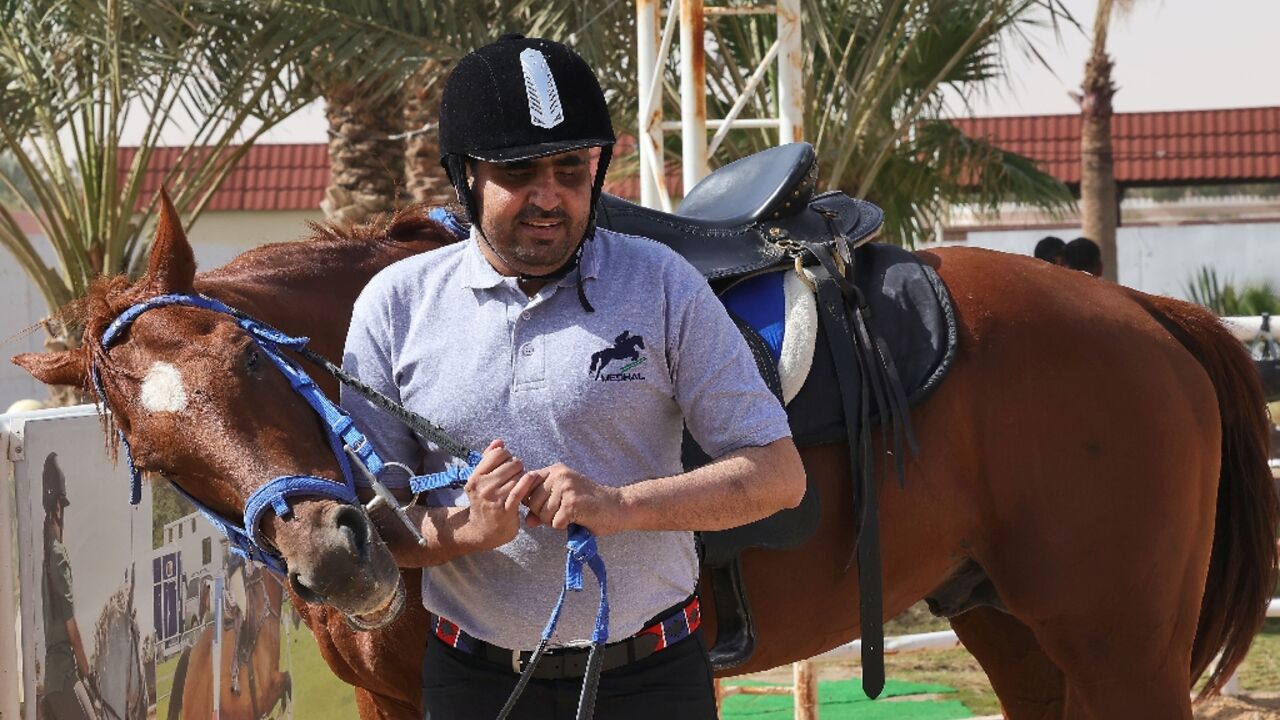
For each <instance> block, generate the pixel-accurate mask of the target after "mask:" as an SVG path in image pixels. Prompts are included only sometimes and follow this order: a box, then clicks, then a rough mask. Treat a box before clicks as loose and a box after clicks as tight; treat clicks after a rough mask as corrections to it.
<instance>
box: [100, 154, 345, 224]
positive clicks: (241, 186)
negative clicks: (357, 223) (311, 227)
mask: <svg viewBox="0 0 1280 720" xmlns="http://www.w3.org/2000/svg"><path fill="white" fill-rule="evenodd" d="M136 152H137V149H136V148H122V149H121V151H120V164H121V166H122V167H127V166H128V164H129V163H130V162H132V161H133V156H134V154H135V153H136ZM181 152H182V148H176V147H163V148H156V150H155V152H154V153H153V154H152V156H151V161H150V162H149V163H148V164H147V171H146V173H145V175H144V176H143V178H142V191H141V192H140V193H139V195H138V198H139V203H140V204H145V203H146V202H149V201H150V200H151V198H152V197H153V196H154V195H155V193H156V192H158V191H159V190H160V184H161V182H162V181H163V179H164V176H165V174H166V173H168V172H169V170H170V169H171V168H172V167H173V166H174V164H175V163H176V162H177V160H178V156H179V154H180V153H181ZM328 185H329V150H328V147H327V146H326V145H325V144H324V143H315V144H308V145H255V146H253V147H251V148H249V151H248V152H246V153H245V155H244V157H243V158H241V159H240V162H239V163H237V164H236V167H235V169H234V170H232V171H231V173H230V174H229V175H227V178H226V180H224V181H223V183H222V186H221V187H219V188H218V189H217V191H216V192H214V194H213V197H212V198H211V199H210V200H209V205H208V208H207V209H209V210H318V209H319V207H320V201H321V200H322V199H324V191H325V188H326V187H328Z"/></svg>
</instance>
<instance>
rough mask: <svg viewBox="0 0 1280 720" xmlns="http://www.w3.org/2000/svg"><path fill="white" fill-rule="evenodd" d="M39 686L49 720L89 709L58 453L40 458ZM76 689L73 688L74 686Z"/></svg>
mask: <svg viewBox="0 0 1280 720" xmlns="http://www.w3.org/2000/svg"><path fill="white" fill-rule="evenodd" d="M41 497H42V500H43V503H44V588H43V591H44V686H43V688H42V690H43V692H42V694H41V697H40V716H41V717H44V718H50V720H79V719H80V718H86V719H87V718H89V717H90V715H91V713H92V706H91V704H90V702H89V696H88V694H87V692H86V691H85V689H84V685H82V684H81V683H82V681H87V680H88V679H89V658H88V655H86V654H85V651H84V643H83V641H82V640H81V639H80V626H79V625H78V624H77V623H76V617H75V601H74V599H73V593H72V590H71V563H70V562H69V561H68V559H67V548H66V546H64V545H63V544H62V528H63V521H64V518H65V515H64V512H65V510H66V507H67V506H68V505H70V504H71V501H70V500H68V499H67V479H66V476H64V475H63V474H62V468H61V467H59V466H58V454H57V453H49V455H48V456H47V457H46V458H45V459H44V477H43V491H42V496H41ZM77 686H78V687H77Z"/></svg>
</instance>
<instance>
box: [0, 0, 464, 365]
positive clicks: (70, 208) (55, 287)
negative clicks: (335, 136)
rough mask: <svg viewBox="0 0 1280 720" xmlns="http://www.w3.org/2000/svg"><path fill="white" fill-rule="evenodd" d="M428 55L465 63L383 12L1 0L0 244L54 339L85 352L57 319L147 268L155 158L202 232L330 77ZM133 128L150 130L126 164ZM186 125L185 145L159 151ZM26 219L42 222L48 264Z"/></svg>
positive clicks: (308, 6) (389, 67)
mask: <svg viewBox="0 0 1280 720" xmlns="http://www.w3.org/2000/svg"><path fill="white" fill-rule="evenodd" d="M334 5H336V4H334ZM392 5H394V4H392ZM432 52H435V53H451V52H456V50H454V49H452V48H445V47H441V46H439V45H437V44H434V41H431V40H428V39H426V38H425V33H423V32H422V27H421V24H420V23H419V22H417V18H416V17H415V16H414V15H413V14H412V13H406V12H404V11H402V10H400V9H397V8H396V7H385V6H384V4H383V3H376V2H372V1H370V2H365V3H358V2H349V3H344V4H343V7H336V6H331V5H325V4H323V3H317V2H303V1H301V0H274V1H273V2H270V3H241V2H233V1H231V0H181V1H177V2H164V3H160V2H155V1H154V0H106V1H105V2H102V1H100V0H0V153H4V154H5V155H7V156H9V157H10V158H12V160H11V161H9V162H8V163H6V164H0V186H4V187H6V188H7V190H8V199H7V200H6V201H5V203H3V204H0V245H2V246H3V247H4V248H6V249H7V250H8V251H9V252H10V253H11V254H12V255H13V257H14V258H15V260H16V261H17V262H18V263H19V265H20V266H21V267H22V268H23V269H24V271H25V272H26V273H27V274H28V275H29V276H30V277H31V279H32V281H33V284H34V285H35V286H36V287H37V288H38V289H39V291H40V293H41V295H42V297H43V298H44V301H45V303H46V305H47V306H48V308H49V309H50V312H51V314H52V315H54V317H55V320H54V321H53V322H51V323H49V324H48V325H47V327H48V328H49V330H50V334H51V335H52V336H53V337H52V338H51V340H52V341H54V342H57V343H59V344H64V345H74V344H75V343H76V342H77V338H78V334H77V333H78V330H77V329H76V328H74V327H67V326H65V325H64V324H63V323H61V322H60V321H57V320H56V316H57V312H58V310H59V309H60V308H62V307H63V306H64V305H66V304H67V303H68V302H70V301H71V300H73V299H75V298H77V297H80V296H82V295H83V294H84V292H85V291H86V290H87V288H88V286H89V284H90V283H91V282H92V281H93V280H94V279H95V278H97V277H100V276H102V275H105V274H113V273H120V272H132V273H135V274H136V273H137V272H139V271H140V270H141V261H142V260H143V259H144V258H145V257H146V251H147V243H148V237H149V233H147V232H144V230H145V228H146V225H147V223H148V221H149V220H150V217H151V214H152V211H153V209H154V207H153V202H154V201H153V200H152V199H142V198H140V197H139V195H140V192H141V187H142V179H143V176H144V174H145V173H146V172H147V171H148V168H150V167H152V166H153V165H158V164H162V163H155V162H153V161H154V160H155V156H156V154H157V153H160V152H164V153H168V154H170V155H171V156H172V159H173V160H174V162H172V163H168V162H166V163H163V164H164V165H165V166H171V167H172V169H171V170H168V171H167V174H166V175H165V176H164V178H163V183H164V185H165V186H167V187H168V188H169V190H170V193H171V194H172V196H173V199H174V202H175V204H176V206H177V207H178V209H179V211H180V212H181V213H183V214H184V215H185V216H186V217H187V218H188V222H193V221H194V220H195V218H196V217H198V216H199V215H200V213H201V211H203V210H204V208H205V205H206V204H207V203H208V201H209V199H210V197H211V196H212V194H213V192H214V190H216V188H217V187H218V185H219V183H221V182H222V180H223V179H224V178H225V177H226V175H227V173H228V172H229V171H230V170H231V168H232V167H233V166H234V165H235V163H236V161H238V160H239V159H240V158H241V157H243V155H244V154H245V152H247V150H248V148H249V146H250V145H252V143H253V142H254V141H255V140H256V139H257V138H259V137H260V136H261V135H262V133H264V132H265V131H267V130H268V129H270V128H271V127H273V126H274V125H276V124H277V123H279V122H280V121H281V120H283V119H284V118H285V117H288V116H289V115H290V114H292V113H293V112H294V111H296V110H297V109H298V108H300V107H302V106H304V105H306V104H307V103H309V102H311V101H312V100H314V99H315V98H317V97H318V96H319V94H320V88H321V87H325V86H326V84H331V83H332V78H336V77H342V78H347V79H354V81H355V83H359V82H364V78H372V77H375V76H376V77H378V78H381V80H382V81H383V82H385V83H388V84H390V85H392V86H394V85H395V84H396V83H398V82H400V81H401V80H402V79H403V78H404V77H405V76H407V75H408V74H409V73H411V72H412V71H413V70H414V68H415V67H416V65H417V63H416V62H413V61H411V60H410V59H409V58H411V57H413V56H418V57H420V56H422V55H424V54H427V53H432ZM304 67H305V68H306V72H305V74H304V73H303V72H302V68H304ZM126 124H134V125H140V126H141V128H142V130H141V138H140V139H139V140H138V142H137V143H136V144H137V148H136V150H134V151H132V152H127V153H126V152H122V148H121V142H122V140H121V139H122V136H123V134H124V128H125V126H126ZM178 128H181V129H183V130H185V134H186V135H187V136H188V137H189V141H188V142H187V143H186V145H185V146H183V147H175V148H165V149H162V148H161V145H162V143H163V142H164V138H165V133H167V132H172V131H174V130H175V129H178ZM15 211H16V212H26V213H29V214H31V215H32V216H34V217H35V219H36V220H37V221H38V222H39V224H40V226H41V228H42V230H41V235H42V236H43V240H42V242H46V243H47V244H48V249H49V252H48V253H42V252H41V251H40V250H39V249H38V247H37V245H36V242H35V241H33V240H32V239H31V238H29V237H28V236H27V235H26V234H25V233H23V231H22V230H21V228H20V227H19V224H18V221H17V218H16V216H15V214H14V213H15ZM49 255H51V256H52V258H53V260H54V264H53V265H50V264H49V263H48V262H47V261H46V260H45V257H46V256H49Z"/></svg>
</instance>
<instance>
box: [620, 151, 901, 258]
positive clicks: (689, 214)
mask: <svg viewBox="0 0 1280 720" xmlns="http://www.w3.org/2000/svg"><path fill="white" fill-rule="evenodd" d="M817 177H818V165H817V155H816V154H815V153H814V150H813V146H812V145H809V144H808V143H791V144H789V145H780V146H778V147H775V148H770V149H768V150H764V151H762V152H758V153H756V154H754V155H750V156H748V157H745V158H742V159H741V160H737V161H734V162H732V163H729V164H728V165H725V166H723V167H721V168H719V169H717V170H716V171H715V172H713V173H711V174H710V175H708V176H707V177H705V178H703V180H702V181H701V182H699V183H698V184H697V185H695V186H694V187H693V189H692V190H690V191H689V193H688V195H687V196H686V197H685V199H684V201H683V202H681V203H680V205H679V207H677V208H676V211H675V213H674V214H672V213H664V212H661V211H658V210H651V209H649V208H646V207H642V206H640V205H636V204H635V203H632V202H628V201H626V200H623V199H622V198H619V197H616V196H613V195H608V194H606V195H604V196H602V197H601V199H600V205H599V212H598V214H597V222H598V224H599V225H600V227H603V228H608V229H610V230H614V231H616V232H621V233H627V234H630V235H640V236H642V237H647V238H652V239H654V240H657V241H658V242H660V243H662V244H664V245H667V246H669V247H671V248H672V249H673V250H675V251H676V252H678V253H680V254H681V255H683V256H684V258H685V259H686V260H688V261H689V262H690V263H691V264H692V265H693V266H694V267H695V268H697V269H698V271H699V272H701V273H702V275H703V276H704V277H706V278H707V280H708V281H709V282H711V283H713V284H716V283H717V281H723V280H729V279H732V278H736V277H741V276H743V275H748V274H750V273H753V272H756V271H759V270H764V269H766V268H770V267H773V266H775V265H779V264H782V263H785V262H789V261H790V257H791V250H793V249H794V246H791V245H789V244H788V241H789V240H791V239H794V238H804V239H814V240H816V239H819V238H831V237H832V236H834V235H843V236H844V237H845V238H846V239H847V240H848V242H850V243H851V244H854V245H856V244H858V243H860V242H865V241H866V240H869V239H870V238H871V237H873V236H874V234H875V232H876V231H877V230H879V228H880V226H881V224H882V223H883V221H884V213H883V211H881V210H880V208H878V207H876V206H875V205H873V204H871V203H869V202H866V201H863V200H856V199H854V198H851V197H849V196H847V195H845V194H843V193H841V192H839V191H831V192H826V193H822V194H820V195H816V196H815V195H814V188H815V187H816V185H817Z"/></svg>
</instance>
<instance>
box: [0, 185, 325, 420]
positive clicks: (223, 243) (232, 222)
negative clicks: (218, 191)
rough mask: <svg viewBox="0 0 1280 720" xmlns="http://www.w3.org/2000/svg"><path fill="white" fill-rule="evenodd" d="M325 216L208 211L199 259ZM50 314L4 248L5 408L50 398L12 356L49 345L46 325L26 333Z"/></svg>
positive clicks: (1, 396) (1, 377)
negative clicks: (46, 339)
mask: <svg viewBox="0 0 1280 720" xmlns="http://www.w3.org/2000/svg"><path fill="white" fill-rule="evenodd" d="M323 219H324V216H323V214H322V213H321V212H320V211H319V210H296V211H228V212H221V211H219V212H206V213H205V214H204V215H201V216H200V219H199V220H198V221H197V222H196V224H195V226H194V227H192V228H191V230H190V231H189V233H188V238H189V239H190V240H191V245H192V247H193V249H194V250H195V254H196V263H197V264H198V265H199V266H200V268H202V269H205V270H209V269H213V268H216V267H219V266H221V265H224V264H226V263H227V261H228V260H230V259H231V258H233V257H235V256H236V255H239V254H240V253H242V252H244V251H245V250H248V249H250V248H252V247H256V246H258V245H262V244H265V243H269V242H282V241H286V240H296V239H298V238H301V237H303V236H304V235H305V234H306V233H307V227H306V221H308V220H313V221H320V220H323ZM33 242H34V244H35V246H36V247H37V248H38V249H39V250H40V251H41V253H42V254H45V255H46V261H47V262H49V263H50V264H52V263H53V257H52V254H50V253H49V251H48V243H47V242H46V241H45V240H44V238H43V237H41V236H35V237H34V238H33ZM48 314H49V310H48V308H46V307H45V303H44V299H43V298H42V297H41V295H40V291H39V290H37V289H36V287H35V285H33V284H32V283H31V281H30V280H29V279H28V278H27V276H26V274H25V273H24V272H23V271H22V268H21V267H20V266H19V265H18V263H17V261H16V260H14V259H13V257H11V256H10V255H9V254H7V253H5V252H3V251H0V412H4V410H5V408H7V407H9V405H10V404H11V403H13V402H14V401H16V400H20V399H22V398H34V399H37V400H43V399H45V398H47V397H48V394H47V393H46V392H45V390H44V387H43V386H42V385H41V384H40V383H38V382H36V381H35V380H33V379H32V378H31V376H30V375H27V373H26V371H24V370H22V369H21V368H19V367H17V366H15V365H14V364H13V363H11V362H9V358H11V357H12V356H14V355H17V354H19V353H24V352H36V351H40V350H43V349H44V339H45V333H44V331H43V330H41V329H37V330H36V331H35V332H32V333H29V334H26V335H21V333H22V331H23V330H24V329H25V328H28V327H30V326H32V325H33V324H35V323H37V322H39V321H40V319H41V318H43V317H45V316H47V315H48Z"/></svg>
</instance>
